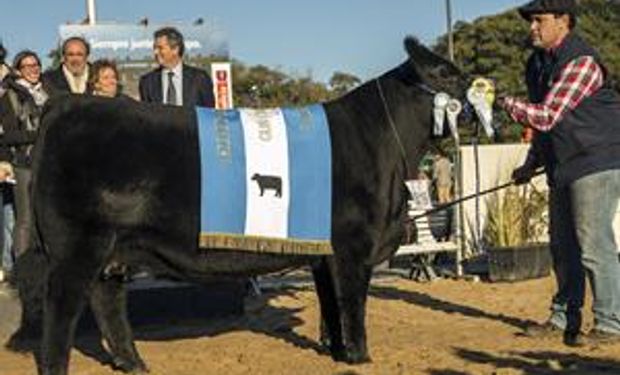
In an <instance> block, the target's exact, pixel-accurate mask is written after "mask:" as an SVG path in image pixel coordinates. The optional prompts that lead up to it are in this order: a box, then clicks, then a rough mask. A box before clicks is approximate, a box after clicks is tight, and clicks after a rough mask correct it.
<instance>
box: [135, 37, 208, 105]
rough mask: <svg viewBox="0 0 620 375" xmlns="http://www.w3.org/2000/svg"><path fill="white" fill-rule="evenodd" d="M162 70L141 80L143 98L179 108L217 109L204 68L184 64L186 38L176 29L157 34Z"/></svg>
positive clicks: (155, 52) (156, 41)
mask: <svg viewBox="0 0 620 375" xmlns="http://www.w3.org/2000/svg"><path fill="white" fill-rule="evenodd" d="M154 39H155V42H154V45H153V49H154V54H155V59H156V60H157V62H158V63H159V67H158V68H157V69H155V70H153V71H151V72H149V73H147V74H145V75H143V76H142V77H140V85H139V89H140V99H141V100H142V101H145V102H153V103H164V104H169V105H178V106H201V107H214V106H215V99H214V96H213V82H212V81H211V78H210V77H209V75H208V74H207V73H206V72H205V71H204V70H201V69H198V68H194V67H191V66H189V65H186V64H183V53H184V51H185V45H184V42H183V35H182V34H181V33H180V32H179V31H178V30H177V29H175V28H174V27H164V28H161V29H159V30H157V31H155V35H154Z"/></svg>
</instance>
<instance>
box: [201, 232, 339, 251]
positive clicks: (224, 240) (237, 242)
mask: <svg viewBox="0 0 620 375" xmlns="http://www.w3.org/2000/svg"><path fill="white" fill-rule="evenodd" d="M199 246H200V248H201V249H224V250H237V251H239V250H240V251H247V252H253V253H264V254H279V255H333V254H334V251H333V249H332V246H331V243H330V242H329V241H302V240H296V239H290V238H271V237H259V236H246V235H232V234H218V233H208V234H207V233H201V234H200V241H199Z"/></svg>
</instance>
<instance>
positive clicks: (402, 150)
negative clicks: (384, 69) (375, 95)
mask: <svg viewBox="0 0 620 375" xmlns="http://www.w3.org/2000/svg"><path fill="white" fill-rule="evenodd" d="M375 83H376V84H377V90H378V91H379V97H380V98H381V103H383V111H384V112H385V115H386V117H387V120H388V123H389V124H390V127H391V128H392V133H393V134H394V138H396V143H398V147H399V148H400V154H401V156H402V158H403V163H404V164H405V176H403V178H402V180H403V183H404V182H405V180H406V178H407V174H408V173H409V172H410V170H409V162H408V161H407V153H406V152H405V146H403V142H402V141H401V138H400V135H399V134H398V130H397V129H396V123H395V122H394V119H393V118H392V114H391V112H390V108H389V107H388V103H387V101H386V100H385V95H384V94H383V88H382V87H381V82H380V81H379V79H378V78H375Z"/></svg>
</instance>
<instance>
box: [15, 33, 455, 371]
mask: <svg viewBox="0 0 620 375" xmlns="http://www.w3.org/2000/svg"><path fill="white" fill-rule="evenodd" d="M405 46H406V50H407V52H408V54H409V58H408V59H407V61H406V62H404V63H403V64H401V65H400V66H398V67H396V68H395V69H393V70H391V71H389V72H387V73H385V74H384V75H382V76H381V77H379V78H378V79H377V80H373V81H370V82H367V83H365V84H363V85H362V86H360V87H359V88H357V89H356V90H354V91H352V92H351V93H349V94H347V95H345V96H344V97H342V98H340V99H337V100H335V101H332V102H328V103H325V110H326V114H327V118H328V120H329V127H330V134H331V142H332V160H333V214H332V244H333V248H334V255H333V256H320V257H319V256H316V257H311V256H281V255H260V254H251V253H246V252H239V251H218V250H216V249H198V245H197V243H198V230H199V212H198V210H199V183H198V178H199V160H198V145H197V134H196V119H195V113H194V111H193V110H191V109H183V108H172V107H164V106H156V105H147V104H141V103H137V102H133V101H129V100H108V99H103V98H94V97H77V96H74V97H68V98H64V99H62V100H58V101H55V102H53V103H52V104H51V105H50V106H49V109H48V111H47V113H46V114H45V115H44V118H43V125H42V130H41V135H40V138H39V141H38V143H37V145H36V151H35V156H34V165H33V185H32V189H33V190H32V191H33V206H34V214H35V218H36V226H37V230H38V244H39V246H37V249H33V250H31V251H28V252H27V253H26V255H25V256H22V257H21V258H20V260H19V261H18V266H17V269H18V272H17V273H18V278H19V279H21V280H22V283H21V285H20V297H21V299H22V303H23V306H24V309H23V317H22V326H21V327H20V329H19V330H18V331H17V332H16V333H15V334H14V335H13V337H12V339H11V340H10V342H9V347H13V348H19V347H20V345H22V344H21V341H22V340H23V338H24V337H25V336H26V335H27V333H28V332H29V331H30V330H31V329H33V327H32V325H34V324H36V323H34V322H35V321H36V320H35V318H34V316H35V315H36V314H37V311H35V310H36V309H35V307H34V306H36V304H35V303H33V301H30V299H33V298H35V297H36V295H37V293H35V292H33V290H31V289H32V288H34V285H33V284H36V281H40V282H43V284H44V287H45V288H42V289H41V290H45V292H44V299H43V300H44V304H43V306H44V309H43V311H44V313H43V339H42V344H41V357H40V358H41V360H40V366H39V369H40V373H41V374H46V375H60V374H66V373H67V369H68V363H69V353H70V348H71V346H72V343H73V335H74V332H75V326H76V322H77V320H78V317H79V315H80V313H81V311H82V310H83V307H84V305H85V304H86V303H89V304H90V306H91V308H92V310H93V313H94V314H95V317H96V319H97V323H98V325H99V328H100V330H101V333H102V336H103V338H104V339H105V341H106V342H107V344H108V347H109V350H110V352H111V353H110V354H111V355H112V357H113V358H114V364H115V365H116V366H117V367H118V368H120V369H122V370H124V371H133V372H141V371H143V370H145V369H146V366H145V365H144V362H143V361H142V359H141V358H140V356H139V354H138V352H137V350H136V347H135V345H134V342H133V334H132V332H131V327H130V325H129V322H128V319H127V313H126V291H125V286H124V284H123V281H122V280H121V279H120V278H116V277H104V276H103V275H104V274H105V272H106V270H107V269H108V268H110V267H111V265H123V266H127V267H129V268H131V267H134V266H137V265H139V266H147V267H148V268H150V269H151V271H152V272H153V274H154V275H156V276H158V277H169V278H174V279H189V280H192V281H197V282H200V281H205V280H207V279H209V277H214V276H216V277H222V276H231V277H239V276H245V275H255V274H261V273H267V272H273V271H277V270H280V269H283V268H286V267H291V266H299V265H304V264H309V265H311V268H312V272H313V276H314V280H315V284H316V291H317V295H318V298H319V302H320V307H321V319H322V327H323V329H322V332H321V339H322V342H323V343H325V344H326V345H327V346H328V349H329V351H330V353H331V355H332V357H333V358H334V359H335V360H340V361H346V362H349V363H360V362H364V361H368V360H369V355H368V350H367V345H366V327H365V305H366V296H367V291H368V286H369V282H370V277H371V270H372V266H373V265H374V264H376V263H378V262H380V261H382V260H384V259H386V258H388V257H389V256H390V255H392V254H393V253H394V252H395V251H396V249H397V247H398V245H399V241H400V239H401V237H402V235H403V226H402V223H403V219H404V217H405V215H406V202H407V199H408V193H407V190H406V188H405V185H404V184H403V180H404V178H405V177H406V175H407V173H408V172H409V171H407V170H406V169H407V168H406V167H407V165H409V166H416V165H417V164H418V163H419V161H420V159H421V157H422V155H423V153H424V152H425V150H426V149H427V146H428V145H429V141H430V138H431V129H432V102H433V97H432V95H429V93H428V89H427V88H428V87H432V88H434V89H437V90H442V91H445V92H447V93H449V94H451V95H452V96H455V97H456V96H457V95H459V94H462V93H463V92H464V91H465V88H466V87H465V84H466V82H465V81H464V79H463V77H462V76H461V75H460V73H459V72H458V70H457V69H456V68H455V67H454V66H453V65H451V64H450V63H449V62H447V61H446V60H444V59H442V58H441V57H439V56H437V55H435V54H433V53H432V52H431V51H429V50H428V49H427V48H425V47H424V46H422V45H421V44H419V43H418V42H417V41H416V40H414V39H407V40H406V42H405ZM401 144H402V146H404V147H402V148H401V146H400V145H401ZM403 148H404V150H406V156H405V155H404V154H403V151H404V150H403ZM33 254H39V257H38V259H39V260H41V259H44V265H45V269H46V270H47V271H46V272H44V271H43V269H41V268H40V267H33V266H32V265H30V266H29V265H28V264H31V263H29V261H28V259H29V258H31V257H34V255H33ZM41 255H44V257H42V256H41ZM31 261H32V260H31ZM20 262H21V263H22V264H21V265H20ZM20 268H21V271H19V270H20ZM112 268H114V267H112ZM20 273H21V274H22V275H21V276H19V274H20ZM24 275H25V276H24ZM28 275H30V278H28V277H27V276H28ZM33 280H35V282H32V281H33ZM28 281H31V282H30V283H29V282H28ZM29 288H31V289H29Z"/></svg>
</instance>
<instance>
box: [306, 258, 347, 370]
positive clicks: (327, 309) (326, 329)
mask: <svg viewBox="0 0 620 375" xmlns="http://www.w3.org/2000/svg"><path fill="white" fill-rule="evenodd" d="M330 268H332V267H330V264H329V261H328V260H327V258H325V259H322V260H321V261H320V262H318V263H317V264H315V265H313V267H312V275H313V277H314V284H315V288H316V293H317V296H318V298H319V306H320V308H321V322H320V330H321V332H320V342H321V345H323V346H324V347H325V348H327V349H328V350H329V352H330V354H331V356H332V358H334V360H336V361H344V360H345V350H344V341H343V340H342V324H341V321H340V308H339V307H338V300H337V298H336V290H335V287H334V279H333V276H332V271H331V270H330Z"/></svg>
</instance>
